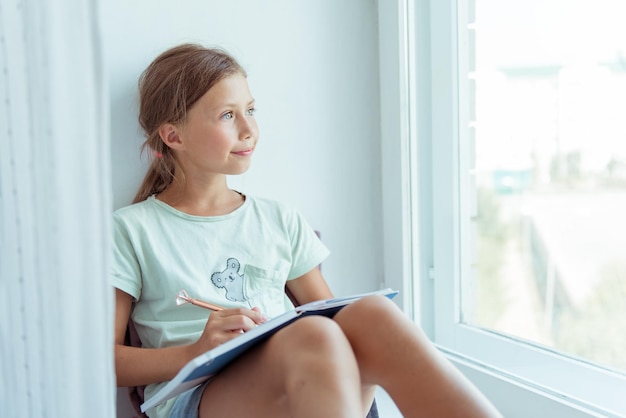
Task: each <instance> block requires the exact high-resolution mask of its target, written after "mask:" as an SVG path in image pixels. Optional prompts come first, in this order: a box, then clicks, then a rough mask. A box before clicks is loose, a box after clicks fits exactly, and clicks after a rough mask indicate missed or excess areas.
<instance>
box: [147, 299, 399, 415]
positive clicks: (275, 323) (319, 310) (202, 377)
mask: <svg viewBox="0 0 626 418" xmlns="http://www.w3.org/2000/svg"><path fill="white" fill-rule="evenodd" d="M397 294H398V292H397V291H395V290H392V289H383V290H378V291H375V292H368V293H361V294H358V295H352V296H347V297H340V298H333V299H325V300H319V301H315V302H311V303H307V304H305V305H302V306H298V307H297V308H295V309H293V310H291V311H288V312H285V313H284V314H282V315H279V316H277V317H275V318H272V319H271V320H269V321H268V322H265V323H264V324H261V325H259V326H258V327H256V328H254V329H252V330H250V331H248V332H246V333H245V334H242V335H241V336H239V337H237V338H234V339H232V340H230V341H227V342H225V343H224V344H221V345H219V346H217V347H215V348H214V349H212V350H209V351H207V352H206V353H204V354H202V355H200V356H198V357H196V358H195V359H193V360H191V361H190V362H189V363H187V364H186V365H185V366H184V367H183V368H182V369H181V370H180V372H178V374H177V375H176V376H175V377H174V378H173V379H172V380H170V381H169V383H168V384H167V385H165V386H163V387H162V388H161V389H160V390H159V391H158V392H157V393H155V394H154V395H153V396H152V397H151V398H150V399H148V400H147V401H145V402H144V403H143V404H141V411H142V412H145V411H147V410H148V409H150V408H153V407H155V406H157V405H159V404H160V403H162V402H165V401H166V400H168V399H170V398H172V397H174V396H176V395H179V394H181V393H183V392H185V391H187V390H189V389H191V388H193V387H195V386H197V385H199V384H201V383H202V382H204V381H206V380H207V379H209V378H210V377H211V376H213V375H214V374H215V373H217V372H219V371H220V370H221V369H222V368H224V367H225V366H226V365H228V364H229V363H230V362H231V361H233V360H234V359H236V358H237V357H239V356H240V355H241V354H243V353H244V352H246V351H247V350H248V349H249V348H251V347H253V346H254V345H256V344H258V343H260V342H262V341H264V340H265V339H267V338H269V337H270V336H272V335H273V334H274V333H275V332H277V331H278V330H280V329H281V328H283V327H285V326H287V325H289V324H290V323H292V322H293V321H295V320H297V319H298V318H302V317H304V316H308V315H324V316H328V317H331V318H332V317H333V316H334V315H335V314H336V313H337V312H338V311H339V310H340V309H341V308H343V307H344V306H346V305H349V304H350V303H352V302H354V301H356V300H359V299H361V298H363V297H365V296H372V295H383V296H387V297H388V298H390V299H392V298H394V297H395V296H396V295H397Z"/></svg>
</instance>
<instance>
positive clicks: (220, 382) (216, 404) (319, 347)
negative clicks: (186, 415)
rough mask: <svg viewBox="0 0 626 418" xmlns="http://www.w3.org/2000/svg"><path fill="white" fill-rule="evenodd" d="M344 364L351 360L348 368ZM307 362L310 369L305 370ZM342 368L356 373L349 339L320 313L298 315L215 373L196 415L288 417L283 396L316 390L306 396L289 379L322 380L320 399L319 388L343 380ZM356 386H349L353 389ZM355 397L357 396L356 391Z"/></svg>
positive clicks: (212, 417)
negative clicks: (290, 322) (301, 316)
mask: <svg viewBox="0 0 626 418" xmlns="http://www.w3.org/2000/svg"><path fill="white" fill-rule="evenodd" d="M342 355H346V357H342ZM350 364H353V366H352V368H351V366H350ZM312 365H313V366H314V367H315V368H314V369H311V367H312ZM323 369H326V370H332V372H331V374H332V373H335V375H334V377H330V376H329V375H328V374H327V373H326V374H325V373H323V372H321V370H323ZM343 370H348V371H350V370H352V371H353V373H356V374H357V376H358V368H357V365H356V361H355V360H354V357H353V354H352V350H351V348H350V344H349V342H348V340H347V339H346V338H345V336H344V335H343V333H342V331H341V328H340V327H339V326H338V325H337V323H335V322H334V321H333V320H331V319H328V318H325V317H321V316H314V317H307V318H302V319H300V320H298V321H296V322H294V323H293V324H291V325H289V326H287V327H285V328H283V329H282V330H280V331H278V332H277V333H276V334H274V335H273V336H272V337H271V338H270V339H269V340H267V341H266V342H264V343H262V344H260V345H258V346H257V347H255V348H253V349H252V350H250V351H249V352H247V353H246V354H244V355H243V356H241V357H240V358H239V359H237V361H235V362H233V363H232V364H230V365H229V366H228V367H227V368H225V369H224V370H222V371H221V372H220V373H219V374H218V375H217V376H215V377H214V378H213V380H212V381H211V383H210V384H209V385H208V386H207V387H206V389H205V390H204V393H203V396H202V400H201V403H200V408H199V410H200V415H199V416H200V418H223V417H235V418H239V417H249V416H254V417H272V418H281V417H288V416H290V413H291V411H290V409H289V408H290V405H291V406H293V405H292V402H291V401H293V400H294V399H290V398H288V393H291V395H290V396H296V397H297V396H299V395H300V394H302V396H309V398H307V399H306V400H311V399H310V397H314V396H315V393H316V392H317V391H316V390H314V389H313V390H312V392H307V393H308V395H304V392H302V391H301V390H299V389H298V390H296V391H295V392H294V383H300V382H302V380H301V378H302V377H303V376H306V377H305V380H306V381H307V382H316V383H314V384H322V386H321V387H320V388H319V389H320V391H319V393H320V399H321V398H322V397H323V395H322V393H323V392H325V395H326V396H328V391H329V389H330V388H331V387H332V386H333V385H334V384H338V383H337V382H343V379H341V378H340V377H339V376H340V375H342V373H343ZM320 372H321V375H323V376H325V378H326V380H323V381H324V382H326V383H319V381H318V380H316V379H315V377H318V376H320V374H319V373H320ZM329 377H330V380H328V379H329ZM346 381H349V379H346ZM357 382H358V379H357V380H356V381H355V383H357ZM339 384H341V383H339ZM296 386H297V385H296ZM357 386H358V384H357V385H355V387H354V389H355V390H358V388H357ZM298 387H299V386H298ZM344 387H345V386H344ZM308 389H311V387H309V388H308ZM294 393H295V395H294ZM311 393H312V394H311ZM333 393H334V392H333ZM357 396H358V397H359V399H361V398H360V396H361V394H360V393H359V394H358V395H357ZM313 402H315V399H314V400H313ZM318 406H319V404H318Z"/></svg>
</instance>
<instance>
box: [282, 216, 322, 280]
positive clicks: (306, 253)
mask: <svg viewBox="0 0 626 418" xmlns="http://www.w3.org/2000/svg"><path fill="white" fill-rule="evenodd" d="M289 218H290V219H289V220H290V225H289V234H290V239H291V243H292V257H293V258H292V263H291V270H290V272H289V275H288V276H287V280H293V279H297V278H298V277H300V276H302V275H304V274H306V273H308V272H309V271H311V270H313V269H314V268H315V267H316V266H318V265H319V264H320V263H321V262H322V261H323V260H324V259H325V258H326V257H328V255H329V254H330V251H329V250H328V248H326V246H325V245H324V244H323V243H322V241H321V240H320V239H319V237H318V236H317V234H316V233H315V231H314V230H313V228H312V227H311V226H310V225H309V224H308V223H307V221H306V220H305V219H304V217H303V216H302V215H301V214H300V213H299V212H297V211H295V210H294V211H292V212H291V216H290V217H289Z"/></svg>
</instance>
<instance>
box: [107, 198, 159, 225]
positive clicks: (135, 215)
mask: <svg viewBox="0 0 626 418" xmlns="http://www.w3.org/2000/svg"><path fill="white" fill-rule="evenodd" d="M153 200H154V199H153V198H148V199H146V200H144V201H141V202H138V203H133V204H132V205H128V206H124V207H122V208H119V209H117V210H116V211H114V212H113V222H114V223H116V224H133V223H135V221H142V222H145V221H146V220H149V219H151V218H153V217H154V215H155V209H156V208H155V204H154V202H153Z"/></svg>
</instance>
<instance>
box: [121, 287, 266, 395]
mask: <svg viewBox="0 0 626 418" xmlns="http://www.w3.org/2000/svg"><path fill="white" fill-rule="evenodd" d="M132 301H133V298H132V296H130V295H129V294H127V293H125V292H123V291H121V290H119V289H115V373H116V375H117V385H118V386H140V385H147V384H150V383H156V382H162V381H166V380H171V379H172V378H173V377H174V376H175V375H176V373H178V371H179V370H180V369H181V368H182V367H183V366H184V365H185V364H186V363H187V362H189V361H190V360H191V359H193V358H194V357H197V356H199V355H200V354H202V353H204V352H205V351H208V350H210V349H211V348H214V347H216V346H218V345H219V344H222V343H224V342H226V341H228V340H230V339H232V338H235V337H236V336H238V335H240V331H241V330H244V331H248V330H250V329H252V328H254V327H255V326H256V324H260V323H262V322H264V321H265V317H264V316H263V315H262V314H261V313H260V312H258V311H256V310H250V309H225V310H223V311H219V312H213V313H212V314H211V315H210V316H209V320H208V321H207V325H206V327H205V328H204V332H203V333H202V335H201V336H200V339H199V340H198V341H197V342H195V343H193V344H189V345H182V346H177V347H167V348H138V347H129V346H126V345H124V337H125V336H126V328H127V327H128V321H129V318H130V311H131V307H132Z"/></svg>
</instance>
